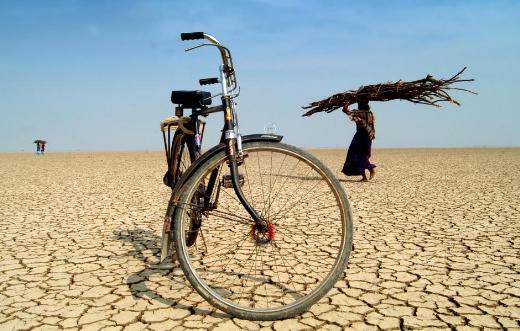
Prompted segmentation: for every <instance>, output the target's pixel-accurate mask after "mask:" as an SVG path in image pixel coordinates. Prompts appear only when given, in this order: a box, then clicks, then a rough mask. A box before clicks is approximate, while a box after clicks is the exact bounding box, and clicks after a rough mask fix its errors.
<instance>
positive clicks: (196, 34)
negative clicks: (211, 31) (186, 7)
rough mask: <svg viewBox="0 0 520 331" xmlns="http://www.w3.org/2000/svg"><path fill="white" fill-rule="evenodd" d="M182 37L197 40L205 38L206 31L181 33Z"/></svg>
mask: <svg viewBox="0 0 520 331" xmlns="http://www.w3.org/2000/svg"><path fill="white" fill-rule="evenodd" d="M181 39H182V40H183V41H184V40H195V39H204V32H184V33H181Z"/></svg>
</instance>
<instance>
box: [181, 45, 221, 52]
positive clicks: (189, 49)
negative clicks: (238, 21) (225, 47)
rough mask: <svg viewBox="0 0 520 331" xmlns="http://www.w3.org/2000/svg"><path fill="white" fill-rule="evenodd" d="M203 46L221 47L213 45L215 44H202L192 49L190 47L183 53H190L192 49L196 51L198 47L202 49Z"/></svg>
mask: <svg viewBox="0 0 520 331" xmlns="http://www.w3.org/2000/svg"><path fill="white" fill-rule="evenodd" d="M203 46H214V47H217V48H219V47H222V45H215V44H210V43H202V44H198V45H196V46H193V47H190V48H186V49H185V50H184V51H185V52H189V51H192V50H194V49H197V48H200V47H203Z"/></svg>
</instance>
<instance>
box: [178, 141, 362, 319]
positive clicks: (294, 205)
mask: <svg viewBox="0 0 520 331" xmlns="http://www.w3.org/2000/svg"><path fill="white" fill-rule="evenodd" d="M243 149H244V153H245V155H246V157H245V159H244V161H243V163H241V164H240V165H239V168H238V169H239V173H240V175H241V179H240V183H241V186H242V190H243V192H244V194H245V196H246V198H247V199H248V201H249V202H250V203H251V205H252V206H253V207H254V208H255V209H256V210H257V212H259V213H260V214H261V216H262V217H263V218H264V219H265V220H267V222H268V224H269V225H268V230H267V231H265V232H264V233H260V232H259V231H257V230H256V228H255V226H254V222H253V220H252V219H251V217H250V216H249V215H248V214H247V212H246V211H245V210H244V208H243V206H242V205H241V204H240V202H239V200H238V198H237V197H236V196H235V193H234V191H233V188H232V187H230V186H229V184H228V178H229V167H228V166H227V164H226V162H227V157H226V155H225V152H221V153H219V154H217V155H215V156H214V157H212V158H211V159H209V160H208V161H207V162H206V163H205V164H204V165H203V166H202V167H201V168H200V169H199V170H197V171H196V172H195V173H194V174H193V176H192V177H191V179H190V180H189V181H188V182H187V183H186V184H185V186H184V192H183V194H182V195H181V197H180V200H179V202H178V204H177V207H176V209H175V220H176V221H175V225H174V237H175V246H176V250H177V257H178V260H179V262H180V264H181V267H182V269H183V271H184V273H185V275H186V277H187V278H188V280H189V281H190V283H191V284H192V285H193V287H194V288H195V289H196V290H197V291H198V292H199V293H200V295H201V296H203V297H204V298H205V299H206V300H207V301H209V302H210V303H211V304H213V305H214V306H216V307H217V308H219V309H221V310H223V311H225V312H227V313H229V314H232V315H234V316H237V317H240V318H245V319H253V320H272V319H282V318H287V317H290V316H294V315H297V314H299V313H301V312H303V311H304V310H305V309H307V308H308V307H309V306H310V305H312V304H313V303H315V302H316V301H318V300H319V299H320V298H321V297H323V296H324V295H325V294H326V292H327V291H328V290H330V288H331V287H332V286H333V285H334V284H335V282H336V281H337V279H338V278H339V277H340V276H341V274H342V272H343V271H344V269H345V266H346V264H347V260H348V256H349V254H350V250H351V246H352V217H351V214H350V208H349V204H348V201H347V197H346V194H345V192H344V190H343V188H342V187H341V184H340V183H339V182H338V180H337V179H336V178H335V177H334V176H333V175H332V173H331V172H330V170H328V169H327V168H326V167H325V166H324V165H323V164H322V163H321V162H320V161H319V160H318V159H316V158H315V157H313V156H312V155H310V154H308V153H306V152H304V151H302V150H300V149H297V148H295V147H292V146H289V145H285V144H281V143H275V142H252V143H245V144H244V146H243ZM215 172H217V173H218V176H217V185H216V188H215V190H216V192H213V193H214V194H213V200H212V201H211V203H210V204H209V206H213V207H210V208H205V209H202V207H201V205H200V204H193V203H192V200H193V197H194V196H196V195H197V192H198V190H199V189H200V187H201V186H204V185H207V183H208V181H209V178H210V176H211V174H212V173H215ZM193 212H196V213H199V214H200V215H202V224H201V227H200V229H199V240H197V242H196V243H195V245H193V246H192V247H189V245H188V244H187V240H186V233H187V232H189V231H190V215H191V214H192V213H193Z"/></svg>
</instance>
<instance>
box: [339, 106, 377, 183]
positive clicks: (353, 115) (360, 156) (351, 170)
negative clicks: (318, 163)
mask: <svg viewBox="0 0 520 331" xmlns="http://www.w3.org/2000/svg"><path fill="white" fill-rule="evenodd" d="M343 112H344V113H345V114H347V116H348V117H349V118H350V120H351V121H354V122H355V123H356V134H354V138H352V142H351V143H350V146H349V148H348V151H347V158H346V160H345V164H344V165H343V169H342V170H341V172H342V173H344V174H345V175H347V176H362V178H361V181H362V182H366V181H368V179H367V176H366V174H365V170H368V171H369V173H370V177H369V178H370V179H372V178H374V175H375V173H376V172H375V170H374V168H375V167H376V165H375V164H372V163H370V160H369V159H370V156H371V153H372V140H374V138H375V133H376V130H375V128H374V124H375V118H374V114H373V113H372V112H371V111H370V106H369V105H368V101H358V109H354V110H353V111H350V110H349V109H348V105H345V106H343Z"/></svg>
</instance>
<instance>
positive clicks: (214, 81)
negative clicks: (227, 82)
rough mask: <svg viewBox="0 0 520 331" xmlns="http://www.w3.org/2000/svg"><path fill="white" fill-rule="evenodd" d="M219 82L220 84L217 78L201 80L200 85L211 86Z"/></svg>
mask: <svg viewBox="0 0 520 331" xmlns="http://www.w3.org/2000/svg"><path fill="white" fill-rule="evenodd" d="M218 82H219V81H218V78H216V77H213V78H201V79H199V84H200V85H211V84H217V83H218Z"/></svg>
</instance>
